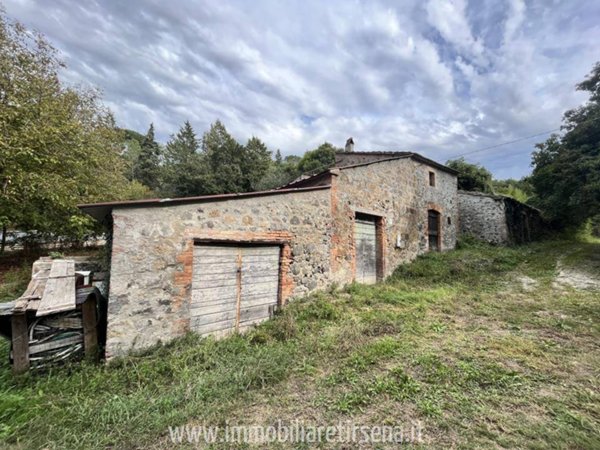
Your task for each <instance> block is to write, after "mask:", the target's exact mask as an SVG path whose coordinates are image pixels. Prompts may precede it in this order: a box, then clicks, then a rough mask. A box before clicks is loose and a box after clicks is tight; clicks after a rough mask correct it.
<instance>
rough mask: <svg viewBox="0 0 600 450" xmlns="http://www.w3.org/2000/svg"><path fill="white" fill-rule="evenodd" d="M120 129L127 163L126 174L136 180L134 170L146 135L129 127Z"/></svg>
mask: <svg viewBox="0 0 600 450" xmlns="http://www.w3.org/2000/svg"><path fill="white" fill-rule="evenodd" d="M118 131H119V134H120V139H121V142H122V147H123V149H122V152H121V156H122V157H123V160H124V161H125V165H126V170H125V175H126V176H127V178H128V179H129V180H134V179H135V172H134V170H135V166H136V164H137V161H138V158H139V157H140V153H141V151H142V142H143V141H144V135H143V134H140V133H138V132H137V131H134V130H128V129H127V128H119V129H118Z"/></svg>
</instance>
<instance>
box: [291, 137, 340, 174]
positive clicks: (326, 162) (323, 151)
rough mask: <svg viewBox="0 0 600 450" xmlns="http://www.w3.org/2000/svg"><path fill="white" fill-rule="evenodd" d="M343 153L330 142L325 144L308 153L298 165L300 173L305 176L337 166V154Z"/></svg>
mask: <svg viewBox="0 0 600 450" xmlns="http://www.w3.org/2000/svg"><path fill="white" fill-rule="evenodd" d="M336 151H341V150H340V149H339V148H337V147H334V146H333V145H331V144H330V143H329V142H324V143H323V144H321V145H319V146H318V147H317V148H315V149H314V150H309V151H307V152H306V153H305V154H304V156H302V159H301V160H300V162H299V163H298V171H299V172H300V173H303V174H314V173H318V172H321V171H323V170H325V169H327V168H328V167H331V166H333V165H334V164H335V152H336Z"/></svg>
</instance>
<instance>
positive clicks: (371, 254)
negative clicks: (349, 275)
mask: <svg viewBox="0 0 600 450" xmlns="http://www.w3.org/2000/svg"><path fill="white" fill-rule="evenodd" d="M376 230H377V228H376V226H375V219H373V220H371V219H355V221H354V244H355V246H356V281H358V282H359V283H375V282H376V281H377V245H376V244H377V233H376Z"/></svg>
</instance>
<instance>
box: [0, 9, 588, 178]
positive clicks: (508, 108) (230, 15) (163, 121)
mask: <svg viewBox="0 0 600 450" xmlns="http://www.w3.org/2000/svg"><path fill="white" fill-rule="evenodd" d="M505 1H506V3H501V4H498V3H497V2H495V1H488V0H484V1H477V2H475V1H473V2H472V3H467V2H466V0H453V1H451V0H431V1H429V2H427V3H426V4H423V3H422V2H420V1H418V0H411V1H405V2H401V3H400V4H399V3H398V2H395V1H392V0H376V1H368V2H367V1H365V0H356V1H353V2H347V1H342V0H337V1H335V0H334V1H331V2H321V1H318V0H305V1H289V2H267V1H254V2H245V1H242V0H235V1H222V2H202V3H201V4H199V3H198V2H196V1H192V0H187V1H181V2H178V3H177V6H176V7H174V6H172V5H166V4H165V3H164V2H161V1H159V0H153V1H143V2H142V1H141V0H137V1H130V2H120V1H117V0H105V1H103V2H89V3H88V2H79V3H73V2H71V1H68V0H57V1H55V2H53V3H52V4H51V5H49V4H47V3H42V1H41V0H27V1H17V0H8V1H6V2H5V3H6V9H7V13H8V14H9V16H11V17H13V18H16V19H18V20H21V21H23V22H24V23H25V24H26V25H27V26H30V27H34V28H37V29H39V30H40V31H41V32H42V33H44V34H45V35H46V36H47V37H48V38H49V39H50V41H52V42H53V43H54V44H55V45H56V46H57V47H58V48H59V49H60V50H61V51H62V53H63V55H64V57H65V59H66V62H67V64H68V66H69V68H68V70H67V71H65V73H64V74H63V78H64V79H65V80H66V81H68V82H71V83H84V84H86V83H89V84H92V85H95V86H98V87H100V88H101V89H102V90H103V91H104V93H105V99H106V104H107V106H109V107H110V108H111V109H112V110H113V111H114V112H115V116H116V118H117V121H118V122H119V124H120V125H121V126H124V127H129V128H134V129H137V130H138V131H142V132H143V131H145V129H146V128H147V126H148V124H149V123H150V122H154V124H155V127H156V129H157V132H158V135H159V137H160V138H161V139H163V140H165V139H167V137H168V135H169V134H171V133H173V132H175V131H176V130H177V127H178V126H179V125H180V124H181V123H183V121H184V120H186V119H189V120H190V121H191V122H192V124H193V125H194V127H195V128H196V130H197V131H198V133H202V132H203V131H204V130H206V129H207V128H208V126H209V125H210V123H211V122H213V121H214V120H215V119H216V118H220V119H222V120H223V122H224V123H225V124H226V126H227V127H228V129H229V130H230V131H231V132H232V133H233V134H234V135H235V136H236V137H237V138H238V139H239V140H241V141H244V140H246V139H247V138H248V137H250V136H252V135H256V136H258V137H260V138H261V139H263V140H264V141H265V142H266V143H267V144H268V145H269V147H270V148H272V149H276V148H280V149H281V150H282V151H283V152H284V153H301V152H303V151H304V150H307V149H310V148H313V147H315V146H317V145H319V144H320V143H322V142H323V141H324V140H327V141H330V142H332V143H334V144H336V145H339V146H342V145H343V144H344V142H345V140H346V138H347V137H348V136H353V137H354V138H355V140H356V143H357V149H358V150H371V149H372V150H375V149H377V150H385V149H388V150H389V149H396V150H402V149H412V150H415V151H420V152H423V153H425V154H427V155H428V156H431V157H433V158H436V159H438V160H440V161H445V160H446V159H448V158H449V157H451V156H453V155H456V154H459V153H464V152H468V151H470V150H473V149H477V148H480V147H485V146H489V145H493V144H497V143H499V142H502V141H508V140H512V139H515V138H518V137H521V136H525V135H530V134H534V133H536V132H539V131H541V130H546V129H550V128H554V127H557V126H559V124H560V119H561V115H562V113H563V111H564V110H565V109H567V108H570V107H573V106H575V105H576V104H577V103H578V102H581V101H582V99H583V98H584V97H583V96H582V94H581V93H576V92H575V91H574V85H575V83H576V82H578V81H580V80H581V79H582V78H583V77H584V76H585V74H586V73H587V72H588V71H589V70H590V69H591V67H592V65H593V63H594V62H595V61H596V60H600V51H599V48H598V46H597V45H596V42H598V41H599V40H600V26H599V25H598V24H599V23H600V20H599V19H600V5H597V4H590V3H589V2H585V1H584V0H576V1H570V2H555V3H552V4H548V2H547V1H545V0H531V1H528V2H527V5H525V3H524V2H523V1H522V0H505ZM42 8H43V10H44V12H45V14H44V15H41V14H39V11H40V10H41V9H42ZM534 142H535V141H532V142H524V143H521V144H519V145H518V146H508V147H501V148H499V149H496V150H493V151H489V152H482V153H477V154H473V155H472V156H471V157H470V158H471V159H472V160H473V161H479V162H483V163H484V164H488V165H489V167H490V168H491V169H492V170H493V171H494V173H495V174H497V175H498V176H509V175H512V176H520V175H522V174H524V173H525V172H526V171H527V170H528V166H529V153H530V151H531V150H532V149H533V143H534ZM498 155H503V156H502V157H499V156H498Z"/></svg>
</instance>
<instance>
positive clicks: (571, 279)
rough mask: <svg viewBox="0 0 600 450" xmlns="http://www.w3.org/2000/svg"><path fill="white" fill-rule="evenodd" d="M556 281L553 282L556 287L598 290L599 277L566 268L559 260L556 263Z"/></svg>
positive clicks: (599, 287) (599, 285)
mask: <svg viewBox="0 0 600 450" xmlns="http://www.w3.org/2000/svg"><path fill="white" fill-rule="evenodd" d="M556 271H557V275H556V280H555V281H554V283H555V285H556V286H557V287H560V286H565V285H566V286H571V287H574V288H575V289H586V290H600V277H599V276H597V275H595V274H592V273H590V272H586V271H585V270H583V269H581V268H579V267H567V266H565V264H564V262H563V258H559V259H558V261H557V262H556Z"/></svg>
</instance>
